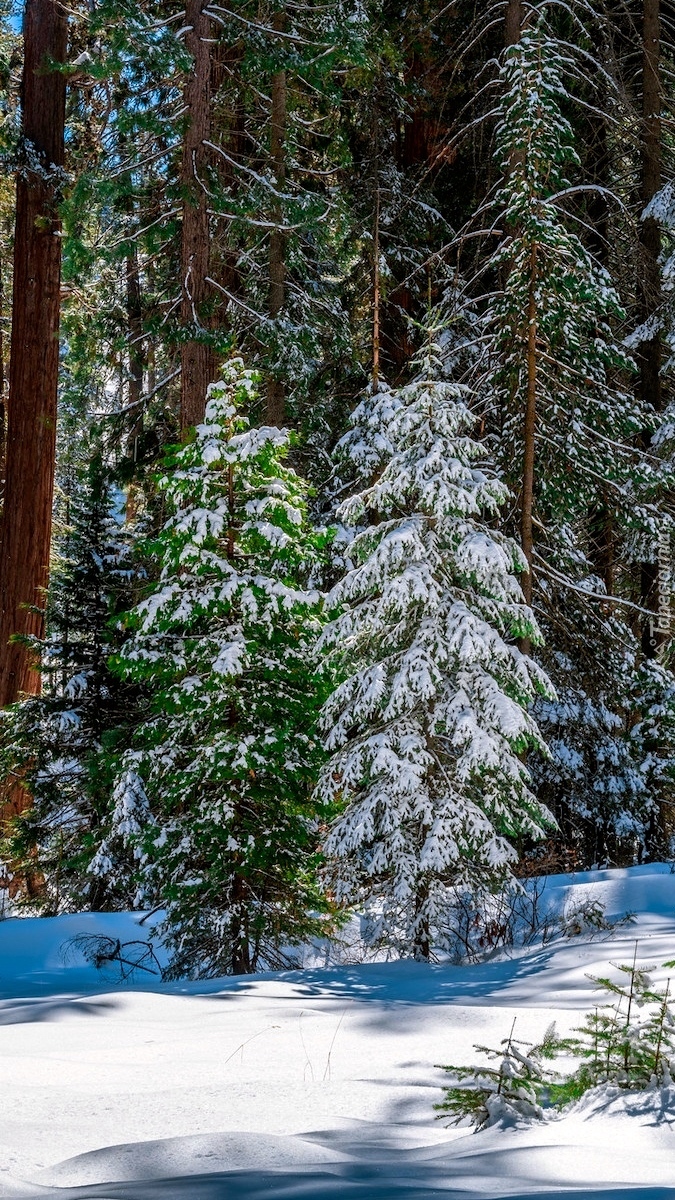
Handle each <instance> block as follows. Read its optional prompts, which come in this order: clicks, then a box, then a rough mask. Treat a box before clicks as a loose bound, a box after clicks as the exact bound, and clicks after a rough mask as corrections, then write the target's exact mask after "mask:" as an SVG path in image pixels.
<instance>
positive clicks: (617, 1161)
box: [0, 866, 675, 1200]
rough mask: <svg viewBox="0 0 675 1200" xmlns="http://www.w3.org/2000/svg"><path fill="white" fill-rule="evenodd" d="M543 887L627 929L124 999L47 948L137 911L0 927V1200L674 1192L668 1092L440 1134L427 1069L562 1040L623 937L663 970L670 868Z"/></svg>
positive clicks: (670, 941) (627, 949)
mask: <svg viewBox="0 0 675 1200" xmlns="http://www.w3.org/2000/svg"><path fill="white" fill-rule="evenodd" d="M546 894H547V896H548V897H549V899H550V900H555V904H556V906H557V907H559V908H562V907H563V906H564V904H565V900H566V896H569V894H572V895H573V896H574V897H575V898H579V897H593V898H597V899H599V900H600V901H602V903H603V904H604V905H605V906H606V913H607V915H608V916H617V917H618V916H621V915H622V914H624V913H626V912H628V911H631V912H634V913H636V915H637V921H636V924H635V925H633V926H631V927H628V926H622V927H619V928H617V929H616V930H614V931H613V932H612V934H611V936H609V937H608V936H607V935H606V934H605V935H600V936H599V937H595V938H594V939H585V938H573V939H569V940H564V939H563V940H559V941H556V942H554V943H551V944H549V945H547V946H545V947H541V946H539V947H535V948H530V949H528V950H526V951H520V952H518V953H516V954H513V955H512V956H511V957H501V958H499V959H494V960H492V961H490V962H484V963H481V964H479V965H477V966H470V967H461V968H460V967H453V966H450V965H440V966H430V967H425V966H421V965H417V964H414V963H410V962H398V963H397V962H392V963H374V964H368V965H360V966H337V967H323V968H318V967H315V968H312V969H307V970H305V971H303V972H286V973H277V974H270V975H260V976H256V977H253V978H251V977H247V978H238V979H226V980H217V981H212V982H210V983H208V984H194V983H192V984H171V985H166V984H164V985H162V984H160V983H158V982H157V980H156V979H155V977H152V976H149V975H148V976H147V979H148V981H149V982H148V983H142V982H141V981H140V980H138V979H137V980H136V982H135V983H134V984H132V985H129V984H127V985H125V986H123V987H119V986H118V987H113V986H112V985H111V984H110V983H106V982H105V980H102V979H101V975H100V973H99V972H97V971H96V969H95V968H94V967H91V966H87V964H86V963H85V962H84V960H83V959H82V958H81V956H78V955H77V954H76V953H72V952H71V953H66V954H65V955H64V950H63V947H64V945H65V944H66V943H68V941H69V940H70V939H71V938H73V937H74V936H77V935H79V934H82V933H88V932H98V933H105V934H110V935H112V936H116V937H117V936H118V937H120V938H121V939H122V940H124V941H126V940H129V939H130V938H132V937H138V936H141V937H146V936H147V924H146V925H144V926H143V928H142V929H140V930H139V929H138V920H139V918H138V917H137V916H129V915H125V916H110V915H108V916H102V915H92V914H84V915H82V916H69V917H59V918H52V919H42V920H33V919H23V920H7V921H4V922H0V997H1V998H0V1197H2V1198H3V1200H5V1198H7V1200H10V1198H11V1200H14V1198H15V1197H17V1198H18V1197H23V1198H25V1197H36V1198H37V1197H44V1198H49V1200H53V1198H54V1197H60V1198H62V1200H75V1197H78V1198H81V1200H84V1198H89V1197H91V1198H92V1200H94V1198H95V1197H96V1198H98V1200H115V1198H118V1200H192V1198H194V1200H226V1198H227V1200H230V1198H234V1200H239V1198H241V1197H247V1198H250V1200H253V1198H256V1200H257V1198H258V1197H260V1198H261V1200H262V1198H263V1197H264V1198H266V1200H267V1198H269V1200H296V1198H302V1200H329V1198H331V1200H332V1198H335V1200H337V1198H338V1197H343V1196H344V1197H345V1200H369V1198H372V1200H388V1198H389V1197H391V1198H392V1200H397V1198H399V1197H400V1198H401V1200H403V1198H405V1200H412V1198H413V1197H414V1198H418V1200H423V1198H424V1200H426V1198H430V1197H434V1196H439V1197H446V1198H449V1197H454V1198H459V1197H462V1198H466V1200H471V1198H472V1197H474V1196H481V1197H490V1196H494V1197H496V1196H521V1195H522V1196H525V1195H526V1196H528V1197H539V1198H540V1200H552V1198H553V1197H555V1196H558V1195H559V1194H560V1193H561V1192H565V1191H568V1190H570V1191H573V1192H576V1194H577V1195H581V1196H584V1197H586V1196H588V1197H591V1196H592V1197H593V1198H594V1200H610V1198H612V1200H614V1197H616V1198H617V1200H618V1198H619V1197H621V1198H622V1200H628V1198H635V1200H637V1197H640V1198H641V1200H665V1198H666V1197H669V1198H670V1200H675V1092H674V1090H673V1089H670V1090H669V1091H660V1090H659V1091H655V1092H652V1093H645V1094H643V1095H641V1096H636V1095H631V1094H621V1095H617V1096H614V1097H612V1096H611V1095H610V1096H608V1097H605V1099H604V1100H603V1101H602V1102H599V1101H597V1100H596V1101H595V1102H594V1103H586V1104H585V1105H580V1106H578V1107H577V1108H576V1109H574V1110H572V1111H571V1112H568V1113H566V1114H565V1115H562V1116H555V1117H552V1118H550V1119H548V1120H546V1121H545V1122H543V1123H537V1124H533V1125H527V1126H526V1125H523V1126H522V1127H520V1128H517V1129H515V1130H504V1129H500V1128H493V1129H489V1130H486V1131H484V1132H481V1133H478V1134H475V1133H473V1132H470V1131H467V1130H466V1129H446V1128H444V1127H443V1125H442V1124H441V1123H440V1122H439V1121H437V1120H435V1114H434V1111H433V1105H434V1103H435V1102H436V1101H437V1100H439V1099H440V1097H441V1087H442V1084H443V1081H444V1076H443V1073H442V1071H440V1070H439V1069H438V1067H437V1066H436V1064H438V1063H443V1062H454V1063H460V1062H471V1061H475V1060H476V1055H475V1053H474V1051H473V1044H474V1043H475V1042H483V1043H484V1042H488V1043H491V1044H497V1043H498V1042H499V1041H500V1040H501V1038H503V1037H505V1036H506V1035H507V1034H508V1032H509V1030H510V1028H511V1025H512V1022H513V1018H514V1017H516V1018H517V1024H516V1034H517V1035H519V1036H520V1037H522V1038H523V1039H525V1040H527V1039H530V1038H531V1039H532V1040H535V1039H536V1038H538V1037H539V1036H541V1035H542V1034H543V1032H544V1030H545V1029H546V1027H547V1026H548V1025H549V1023H550V1022H551V1020H552V1019H555V1020H556V1022H557V1025H558V1028H559V1030H560V1031H561V1032H563V1033H565V1032H567V1031H569V1030H570V1029H571V1028H572V1027H574V1026H575V1025H576V1024H578V1023H579V1018H580V1016H581V1015H582V1014H584V1013H585V1012H586V1011H587V1010H588V1009H589V1008H591V1007H592V1006H593V1004H594V1003H595V1002H596V1000H597V996H596V995H595V994H594V992H593V985H592V983H591V982H590V981H589V980H588V979H587V978H586V974H585V973H586V972H589V971H590V972H596V973H606V972H607V968H608V964H609V962H610V961H611V960H612V959H613V960H615V961H623V962H626V961H630V960H632V956H633V949H634V942H635V938H636V937H638V938H639V942H640V948H639V958H640V960H641V961H644V962H650V963H654V964H661V963H663V962H664V961H665V960H666V959H669V958H671V959H672V958H675V875H671V874H670V871H669V869H668V868H667V867H655V866H649V867H636V868H632V869H630V870H627V871H601V872H595V873H592V874H585V875H578V876H576V877H571V876H567V877H563V876H560V877H556V878H554V879H551V880H549V881H548V884H547V893H546ZM666 975H667V971H663V970H662V971H659V972H657V973H656V979H657V980H658V979H665V977H666Z"/></svg>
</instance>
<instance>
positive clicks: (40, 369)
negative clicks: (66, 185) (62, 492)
mask: <svg viewBox="0 0 675 1200" xmlns="http://www.w3.org/2000/svg"><path fill="white" fill-rule="evenodd" d="M66 47H67V17H66V11H65V9H64V8H62V7H61V5H60V4H59V3H58V2H57V0H27V3H26V9H25V15H24V55H25V57H24V68H23V81H22V116H23V135H24V137H25V139H26V142H27V143H30V145H31V147H32V149H33V151H34V153H35V155H36V156H37V158H38V160H39V164H40V168H39V169H38V170H36V169H34V168H33V159H32V156H31V160H30V161H29V162H27V163H26V164H25V165H24V166H23V167H22V168H21V169H20V170H19V172H18V177H17V193H16V225H15V241H14V287H13V305H12V341H11V357H10V369H9V403H8V418H7V440H6V477H5V497H4V512H3V522H2V543H1V548H0V707H5V706H6V705H8V704H11V703H12V702H13V701H14V700H16V699H17V698H18V697H19V696H20V695H21V693H30V694H33V695H35V694H37V693H38V692H39V691H40V674H39V672H38V671H36V670H35V669H34V664H33V660H32V657H31V654H30V651H29V650H28V649H27V648H26V647H25V645H23V644H22V643H21V642H20V641H11V640H10V639H11V638H12V637H13V635H15V634H20V635H23V636H34V637H38V638H40V637H42V636H43V634H44V616H43V610H44V605H45V589H46V587H47V583H48V578H49V551H50V542H51V528H52V498H53V489H54V463H55V451H56V399H57V385H58V369H59V298H60V297H59V293H60V284H61V239H60V223H59V214H58V200H59V189H60V183H61V177H60V169H61V168H62V167H63V162H64V125H65V100H66V83H65V76H64V75H63V74H62V73H61V72H59V71H56V70H51V69H50V67H49V63H50V61H54V62H64V61H65V58H66Z"/></svg>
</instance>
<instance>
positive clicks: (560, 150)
mask: <svg viewBox="0 0 675 1200" xmlns="http://www.w3.org/2000/svg"><path fill="white" fill-rule="evenodd" d="M573 74H574V63H573V61H572V60H571V59H570V56H569V53H567V52H566V51H565V49H564V48H563V47H562V46H561V44H560V42H559V41H557V40H556V39H555V38H554V37H552V36H550V35H549V33H548V32H547V28H546V23H545V18H544V16H542V17H541V18H540V19H539V20H538V21H537V22H536V23H535V24H534V25H533V26H532V27H530V28H527V29H526V30H525V31H524V32H523V35H522V37H521V40H520V41H519V42H518V43H517V44H516V45H514V46H510V47H509V48H508V51H507V54H506V57H505V61H504V64H503V66H502V69H501V88H502V99H501V102H500V106H499V123H498V126H497V133H496V142H497V145H496V158H497V163H498V166H499V167H500V169H501V171H502V181H501V184H500V186H499V187H498V189H497V192H496V196H495V207H496V210H497V213H498V215H499V223H500V225H501V227H502V228H503V231H504V233H503V237H502V239H501V241H500V244H499V246H498V248H497V250H496V251H495V253H494V256H493V258H492V260H491V266H492V268H493V269H494V270H495V272H499V273H500V274H501V277H502V279H503V280H504V286H503V288H502V289H501V290H500V291H499V292H498V293H497V294H496V297H495V299H494V301H493V304H492V310H491V317H492V319H493V329H494V333H493V338H494V364H495V365H494V371H493V375H492V378H491V381H490V382H491V384H492V386H493V389H494V396H495V404H496V406H497V407H498V408H499V410H500V414H501V416H500V422H501V424H502V438H501V447H502V455H503V461H504V464H505V473H506V475H507V477H508V478H509V479H510V480H513V483H514V485H515V486H517V487H518V489H519V491H520V492H521V514H522V519H521V535H522V543H523V549H524V551H525V554H526V555H527V557H528V559H531V557H532V554H533V553H535V554H536V555H537V557H538V558H539V559H542V558H543V560H544V566H542V567H541V569H542V570H544V569H545V566H546V564H547V560H550V559H551V558H553V559H554V560H555V556H556V554H557V552H558V547H559V546H564V548H565V549H566V550H567V549H568V547H569V544H570V536H571V534H572V536H574V534H576V533H577V532H580V527H582V528H583V527H585V526H586V525H587V523H588V522H589V514H591V513H592V512H593V510H594V509H598V508H600V509H606V508H607V507H608V506H609V507H610V508H611V510H612V514H614V513H615V511H616V518H615V519H619V515H620V516H622V517H623V518H624V521H628V520H629V518H631V517H633V518H635V517H637V515H638V514H635V513H633V512H632V509H633V508H634V505H635V499H636V496H635V488H634V481H635V476H636V471H637V469H638V462H639V454H638V448H637V436H638V434H639V433H640V431H641V430H642V429H643V428H644V427H645V426H644V422H645V419H646V414H643V413H642V412H640V411H638V407H637V405H636V402H635V400H634V398H633V395H632V393H631V392H630V391H629V390H628V389H627V388H622V387H621V386H620V383H619V382H617V381H620V380H621V379H622V378H623V379H628V380H630V378H631V377H632V374H633V373H634V364H633V363H632V361H631V359H630V357H629V355H628V354H627V352H626V350H625V349H624V347H623V346H622V344H621V341H620V339H619V337H618V335H617V332H616V326H617V322H619V321H621V320H622V319H623V318H624V317H625V312H624V310H623V308H622V306H621V302H620V299H619V296H618V294H617V292H616V290H615V288H614V286H613V284H612V281H611V278H610V276H609V274H608V272H607V270H606V269H605V268H604V267H602V266H601V265H600V264H599V263H598V262H597V261H596V260H595V259H594V257H593V255H592V254H591V253H590V251H589V250H588V249H587V248H586V246H585V245H584V243H583V241H582V240H581V237H580V236H579V234H578V233H577V232H575V229H574V226H573V223H572V221H571V219H570V217H569V216H568V214H567V212H566V210H565V202H566V199H568V198H569V197H570V195H573V194H574V188H575V186H576V185H575V184H574V181H572V180H571V179H570V173H571V171H572V170H574V169H575V168H576V167H577V166H578V162H579V159H578V155H577V153H576V150H575V148H574V133H573V130H572V126H571V124H570V122H569V120H568V119H567V117H566V116H565V115H564V112H563V108H564V106H565V105H566V104H568V103H572V98H571V97H570V95H569V91H568V87H567V79H568V78H569V76H570V75H573ZM582 186H583V185H582ZM619 510H620V513H619ZM533 520H534V522H535V524H536V527H537V528H538V529H540V530H544V531H545V536H540V537H539V539H538V545H537V546H536V547H534V546H533V545H532V542H533V532H532V523H533ZM585 532H587V531H585ZM579 540H580V538H579V537H577V541H579ZM582 570H583V566H582ZM535 573H536V572H535Z"/></svg>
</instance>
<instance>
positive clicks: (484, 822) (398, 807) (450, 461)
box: [318, 318, 550, 959]
mask: <svg viewBox="0 0 675 1200" xmlns="http://www.w3.org/2000/svg"><path fill="white" fill-rule="evenodd" d="M440 332H441V331H440V330H439V329H435V328H434V324H433V319H431V318H430V328H429V341H428V343H427V344H426V346H425V348H424V349H423V351H422V353H421V355H420V357H419V359H418V362H417V364H416V366H417V374H416V378H415V379H414V381H413V382H412V383H410V384H409V385H407V386H405V387H403V388H401V389H400V390H399V391H398V392H397V393H396V394H395V400H394V396H393V395H392V393H391V392H390V391H389V390H388V389H387V390H385V391H384V392H382V391H379V390H378V391H374V392H373V394H372V408H369V406H368V403H367V398H366V399H364V400H362V402H361V404H360V405H359V408H358V409H357V419H358V422H359V424H361V423H363V425H364V426H365V434H366V439H367V440H368V439H369V434H368V430H369V429H372V428H377V429H379V430H380V431H381V438H382V444H385V445H387V446H388V447H390V448H391V449H390V452H389V455H388V461H387V462H386V464H385V465H384V467H383V469H382V471H381V473H380V474H379V477H378V478H377V479H376V481H375V482H374V483H371V484H370V485H369V486H366V487H365V488H364V489H363V490H362V491H360V492H359V493H358V494H357V495H355V496H353V497H352V498H350V499H349V500H347V501H346V502H345V503H344V504H343V505H342V506H341V510H340V511H339V514H338V516H339V518H340V519H341V520H343V521H345V522H346V523H348V524H352V525H361V527H360V528H359V530H358V532H357V533H356V536H355V538H354V540H353V542H352V544H351V547H350V552H351V555H352V560H353V565H352V568H351V570H349V571H348V573H347V574H346V575H345V576H344V578H342V579H341V580H340V581H339V582H338V583H337V584H336V586H335V587H334V588H333V589H332V592H331V594H330V596H329V605H331V606H333V607H334V608H335V609H338V610H340V611H338V614H337V615H336V616H335V618H334V619H333V620H332V621H331V622H330V624H329V625H328V626H327V627H326V629H325V630H324V632H323V634H322V638H321V645H322V647H323V649H324V650H325V651H326V652H327V653H329V654H330V655H331V656H332V658H333V660H334V662H335V663H336V667H337V669H338V670H339V671H340V672H341V673H342V675H343V681H342V682H341V683H340V685H339V686H338V687H337V688H336V689H335V690H334V692H333V693H332V695H331V696H330V698H329V699H328V701H327V703H326V705H325V707H324V710H323V725H324V729H325V734H326V747H327V749H328V751H329V752H330V755H331V757H330V760H329V761H328V763H327V765H326V766H325V768H324V769H323V772H322V775H321V778H320V783H319V788H318V794H319V796H320V797H321V798H322V799H323V800H324V801H325V802H327V803H329V804H335V803H341V804H342V805H343V806H344V811H343V812H342V813H341V814H340V815H339V816H338V817H337V819H336V820H335V822H334V824H333V825H332V827H331V829H330V831H329V834H328V836H327V838H326V841H325V851H326V854H327V855H328V857H329V863H328V866H327V870H326V877H327V880H328V882H329V884H330V887H331V889H332V890H333V891H334V893H335V895H336V896H337V899H338V900H339V901H340V902H342V903H345V902H348V903H357V904H363V905H365V906H366V907H367V908H368V909H369V910H370V912H371V915H372V918H373V927H372V937H373V940H374V941H377V942H380V943H386V944H395V945H398V946H399V947H401V948H403V950H404V951H405V952H407V953H412V954H413V955H414V956H415V957H416V958H419V959H426V958H428V957H429V954H430V953H431V949H432V945H433V944H434V943H435V944H439V943H442V941H443V924H444V912H446V911H447V906H448V902H449V900H450V898H451V895H452V889H453V887H455V886H458V885H465V884H468V885H469V886H470V887H471V888H472V889H474V890H475V891H476V892H477V893H478V892H480V891H481V889H483V888H489V887H491V886H494V885H495V884H496V883H498V882H502V881H503V880H504V879H505V878H507V877H508V876H509V874H510V871H511V867H512V864H513V862H514V860H515V859H516V858H517V852H516V850H515V849H514V844H513V839H518V838H520V837H526V838H538V837H540V836H541V835H542V833H543V831H544V829H545V828H546V827H547V825H548V824H549V821H550V818H549V815H548V813H547V811H546V809H545V808H544V807H543V806H542V805H541V804H539V803H538V802H537V800H536V798H535V797H534V795H533V794H532V792H531V790H530V787H529V775H528V771H527V769H526V766H525V765H524V762H523V753H524V751H525V750H526V749H527V748H528V747H529V746H538V747H540V748H542V749H543V746H542V744H541V739H540V736H539V732H538V730H537V727H536V725H535V723H534V721H533V719H532V717H531V716H530V714H529V707H530V705H531V703H532V700H533V698H534V697H535V695H537V694H538V693H545V694H548V693H549V690H550V689H549V684H548V681H547V679H546V677H545V675H544V673H543V672H542V671H541V670H540V669H539V668H538V667H537V665H536V664H535V663H534V662H533V661H532V659H531V658H529V657H528V656H526V655H525V654H523V653H521V651H520V649H519V648H518V645H517V641H518V639H519V638H529V639H531V640H532V641H534V642H536V641H537V640H538V630H537V625H536V621H535V619H534V616H533V614H532V612H531V610H530V609H529V608H528V607H527V606H526V605H525V604H524V602H523V596H522V592H521V589H520V586H519V584H518V580H517V573H518V572H519V571H520V570H522V567H523V557H522V554H521V552H520V550H519V548H518V547H517V545H516V544H515V543H514V542H513V541H511V540H510V539H508V538H506V537H503V536H501V535H500V534H499V533H498V532H497V531H495V530H494V529H492V528H491V526H490V519H491V518H492V517H494V515H495V514H496V513H497V512H498V510H499V508H500V507H501V505H502V504H503V503H504V502H505V500H506V499H507V496H508V493H507V489H506V487H505V486H504V484H503V483H502V482H501V481H500V480H499V479H498V478H496V477H495V475H494V474H493V473H492V472H490V471H489V470H487V469H486V467H485V465H484V458H485V451H484V447H483V446H481V445H480V444H479V443H478V442H476V441H475V440H474V439H473V437H472V429H473V427H474V424H475V422H474V417H473V416H472V414H471V412H470V410H469V409H468V407H467V394H466V391H465V390H464V389H463V388H461V387H460V386H458V385H456V384H454V383H452V382H450V381H447V380H444V379H443V365H442V362H441V360H440V355H439V347H438V345H437V343H436V340H435V338H434V335H435V334H439V333H440ZM350 446H351V447H352V450H353V453H355V455H356V458H357V461H359V460H360V459H361V457H362V456H361V454H360V450H359V442H358V439H356V438H355V437H354V436H353V435H352V437H351V438H350ZM364 519H367V520H368V521H369V522H370V524H368V525H365V526H363V525H362V523H363V522H364Z"/></svg>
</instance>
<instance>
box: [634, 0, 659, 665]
mask: <svg viewBox="0 0 675 1200" xmlns="http://www.w3.org/2000/svg"><path fill="white" fill-rule="evenodd" d="M642 17H643V25H642V119H643V141H642V181H641V195H640V202H641V205H642V206H643V207H644V206H645V205H646V204H648V203H649V201H650V200H651V199H652V198H653V197H654V196H655V194H656V193H657V192H658V191H659V190H660V188H661V184H662V149H661V132H662V131H661V106H662V84H661V63H660V56H661V4H660V0H644V2H643V8H642ZM640 242H641V246H640V249H641V254H640V259H639V268H638V286H637V298H638V310H639V313H638V315H639V320H640V321H641V322H644V321H647V320H648V319H649V318H650V316H652V315H653V314H654V313H655V312H656V311H657V309H658V307H659V304H660V301H661V272H660V267H659V255H660V252H661V236H660V231H659V226H658V222H657V221H655V220H654V218H653V217H649V218H648V219H647V220H646V221H642V222H641V225H640ZM661 353H662V346H661V332H660V330H658V329H657V330H656V331H655V332H654V334H653V335H652V337H651V338H649V339H648V340H647V341H644V342H642V344H641V346H640V348H639V352H638V355H637V359H638V367H639V371H640V375H639V380H638V388H639V395H640V399H641V401H642V404H643V405H644V407H645V408H646V409H648V408H651V409H654V410H655V411H656V412H660V411H661V407H662V402H661ZM642 442H643V447H644V448H645V449H647V448H648V447H649V443H650V437H649V434H648V433H646V434H645V435H644V436H643V439H642ZM640 574H641V579H640V591H641V600H642V605H643V607H644V608H649V609H650V610H651V611H652V612H654V613H655V614H656V613H657V611H658V607H659V595H658V591H659V589H658V566H657V564H656V563H655V562H652V561H648V562H645V563H643V564H642V568H641V572H640ZM662 641H663V635H662V634H659V633H658V632H657V631H656V621H654V622H652V621H650V620H648V621H646V622H645V625H644V627H643V631H642V645H643V650H644V652H645V654H646V656H647V657H648V658H653V657H654V656H655V655H656V653H657V651H658V647H659V643H660V642H662Z"/></svg>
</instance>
